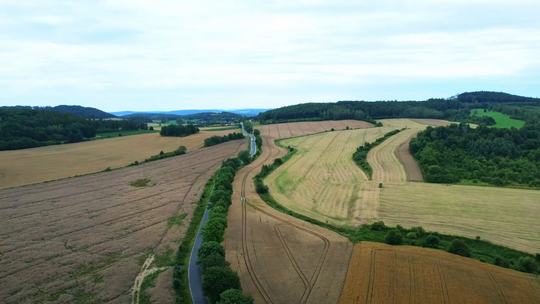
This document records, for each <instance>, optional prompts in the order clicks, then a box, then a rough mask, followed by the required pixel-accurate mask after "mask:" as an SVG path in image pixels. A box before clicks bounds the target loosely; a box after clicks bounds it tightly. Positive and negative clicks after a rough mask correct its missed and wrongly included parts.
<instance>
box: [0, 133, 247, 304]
mask: <svg viewBox="0 0 540 304" xmlns="http://www.w3.org/2000/svg"><path fill="white" fill-rule="evenodd" d="M141 136H142V135H141ZM132 137H133V138H136V137H139V136H132ZM105 141H107V140H103V141H98V142H105ZM201 142H202V140H201ZM176 145H177V144H175V145H174V146H173V147H176ZM246 148H247V143H246V141H232V142H228V143H224V144H221V145H219V146H216V147H210V148H205V149H199V150H196V151H192V152H190V153H188V154H186V155H182V156H176V157H172V158H168V159H165V160H161V161H156V162H151V163H146V164H142V165H139V166H133V167H129V168H123V169H119V170H115V171H111V172H103V173H100V174H96V175H88V176H84V177H78V178H72V179H65V180H61V181H55V182H50V183H43V184H37V185H30V186H24V187H18V188H12V189H5V190H0V209H1V212H0V231H1V235H0V252H1V255H0V298H1V299H2V303H51V302H54V303H129V302H131V300H132V296H131V293H130V289H131V288H132V286H134V285H135V287H137V284H134V283H135V278H136V277H137V275H138V273H139V271H140V270H141V266H143V265H144V266H143V267H142V268H143V269H142V270H145V269H146V270H151V269H152V268H153V267H154V266H160V265H167V263H170V262H169V261H170V260H171V258H172V257H173V255H172V254H173V253H174V250H175V249H176V247H177V246H178V242H179V241H180V240H181V239H182V236H183V234H184V233H185V229H186V227H187V224H189V221H190V219H191V214H192V212H193V210H194V208H195V205H194V204H193V203H194V202H196V201H197V200H198V199H199V197H200V195H201V192H202V189H203V187H204V185H205V183H206V181H207V180H208V178H209V177H210V176H211V175H212V174H213V172H214V171H215V170H216V169H217V168H218V167H219V165H220V164H221V161H222V160H223V159H225V158H227V157H230V156H233V155H236V154H237V153H238V152H239V151H240V150H242V149H246ZM141 180H144V182H138V183H136V181H141ZM130 184H133V185H137V186H142V185H144V184H146V186H143V187H134V186H132V185H130ZM152 254H155V261H154V263H151V262H150V261H151V259H149V260H147V258H151V257H152ZM145 261H146V263H145ZM138 278H141V277H140V276H139V277H138ZM171 280H172V275H171V273H170V271H167V272H164V273H162V274H160V275H159V276H158V278H157V280H156V287H154V288H153V289H151V290H149V294H150V296H151V297H152V301H157V299H158V298H159V299H160V301H164V302H172V301H173V298H172V297H173V295H172V292H173V291H172V289H171ZM140 282H141V281H140V280H139V283H140Z"/></svg>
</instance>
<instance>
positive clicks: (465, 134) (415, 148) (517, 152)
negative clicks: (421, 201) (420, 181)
mask: <svg viewBox="0 0 540 304" xmlns="http://www.w3.org/2000/svg"><path fill="white" fill-rule="evenodd" d="M409 147H410V151H411V154H412V155H413V156H414V158H415V159H416V160H417V161H418V164H419V166H420V169H421V170H422V173H423V175H424V179H425V180H426V181H427V182H432V183H455V182H460V181H471V182H473V183H479V182H482V183H487V184H491V185H495V186H509V185H521V186H529V187H540V125H530V124H529V125H525V126H524V127H522V128H521V129H519V130H517V129H514V128H512V129H495V128H488V127H486V126H479V127H478V128H476V129H473V128H471V127H470V126H469V125H467V124H460V125H457V124H454V125H450V126H447V127H436V128H433V127H428V128H427V129H426V130H425V131H423V132H420V133H419V134H418V136H417V137H416V138H414V139H412V140H411V142H410V145H409Z"/></svg>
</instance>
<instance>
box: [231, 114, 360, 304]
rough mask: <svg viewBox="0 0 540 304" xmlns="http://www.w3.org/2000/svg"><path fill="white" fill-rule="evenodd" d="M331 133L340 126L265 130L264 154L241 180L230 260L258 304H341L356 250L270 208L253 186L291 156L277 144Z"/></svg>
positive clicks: (233, 211)
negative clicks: (265, 169)
mask: <svg viewBox="0 0 540 304" xmlns="http://www.w3.org/2000/svg"><path fill="white" fill-rule="evenodd" d="M357 123H358V122H357ZM347 125H350V127H351V128H353V122H341V124H340V125H339V126H342V127H343V128H345V127H346V126H347ZM359 126H360V124H358V127H359ZM332 127H334V128H335V129H337V127H338V125H336V124H334V125H333V126H332V125H330V124H326V122H310V123H308V122H302V123H289V124H282V125H270V126H262V127H260V130H261V136H262V137H263V140H264V142H263V153H262V154H261V155H260V156H259V158H258V159H257V160H256V161H254V162H253V163H252V164H250V165H248V166H246V167H245V168H243V169H242V170H240V171H239V172H238V174H237V175H236V178H235V182H234V185H233V187H234V193H233V204H232V206H231V209H230V211H229V216H228V220H229V227H228V228H227V231H226V236H225V249H226V257H227V260H228V261H229V262H230V263H231V266H232V267H233V269H235V270H237V271H238V274H239V275H240V278H241V281H242V288H243V290H244V292H245V293H248V294H251V295H252V296H253V297H254V299H255V303H337V301H338V299H339V296H340V294H341V290H342V288H343V284H344V282H345V275H346V272H347V267H348V264H349V258H350V255H351V252H352V244H351V243H350V242H349V240H347V239H346V238H344V237H342V236H339V235H337V234H335V233H333V232H331V231H328V230H326V229H322V228H320V227H319V226H315V225H312V224H309V223H307V222H304V221H301V220H298V219H296V218H293V217H291V216H288V215H286V214H283V213H280V212H278V211H276V210H274V209H272V208H270V207H268V206H267V205H266V204H265V203H264V202H263V201H262V200H261V199H260V197H259V196H258V194H257V193H256V192H255V187H254V185H253V182H252V178H253V177H254V176H255V175H256V174H257V173H259V171H260V167H261V165H262V164H269V163H271V162H273V160H274V159H275V158H277V157H281V156H283V155H284V154H285V153H286V151H284V150H283V149H281V148H279V147H277V146H275V145H274V139H276V138H282V137H290V136H295V134H298V135H303V134H308V133H315V132H321V131H324V130H326V128H328V129H330V128H332ZM318 130H320V131H318ZM244 198H245V199H244Z"/></svg>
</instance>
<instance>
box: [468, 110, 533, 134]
mask: <svg viewBox="0 0 540 304" xmlns="http://www.w3.org/2000/svg"><path fill="white" fill-rule="evenodd" d="M471 116H479V117H482V116H489V117H493V119H495V122H496V123H497V124H495V125H493V126H492V127H493V128H512V127H514V128H516V129H519V128H521V127H523V125H524V124H525V122H524V121H522V120H517V119H513V118H510V116H508V115H506V114H503V113H500V112H495V111H487V112H484V109H472V110H471Z"/></svg>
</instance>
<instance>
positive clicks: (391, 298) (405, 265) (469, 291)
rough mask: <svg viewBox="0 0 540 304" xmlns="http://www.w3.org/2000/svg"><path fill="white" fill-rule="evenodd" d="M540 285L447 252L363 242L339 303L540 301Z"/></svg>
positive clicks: (510, 272)
mask: <svg viewBox="0 0 540 304" xmlns="http://www.w3.org/2000/svg"><path fill="white" fill-rule="evenodd" d="M539 291H540V281H539V280H538V279H537V278H535V277H534V276H532V275H529V274H523V273H519V272H515V271H512V270H508V269H503V268H500V267H496V266H493V265H489V264H485V263H482V262H479V261H474V260H471V259H467V258H463V257H460V256H456V255H453V254H449V253H446V252H441V251H436V250H431V249H423V248H417V247H409V246H389V245H384V244H378V243H369V242H364V243H361V244H358V245H356V246H355V247H354V251H353V255H352V259H351V263H350V265H349V272H348V274H347V281H346V283H345V286H344V289H343V293H342V295H341V299H340V301H339V303H342V304H349V303H419V300H420V299H421V301H420V302H421V303H448V304H453V303H471V304H473V303H474V304H482V303H486V304H491V303H539V302H540V292H539Z"/></svg>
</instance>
